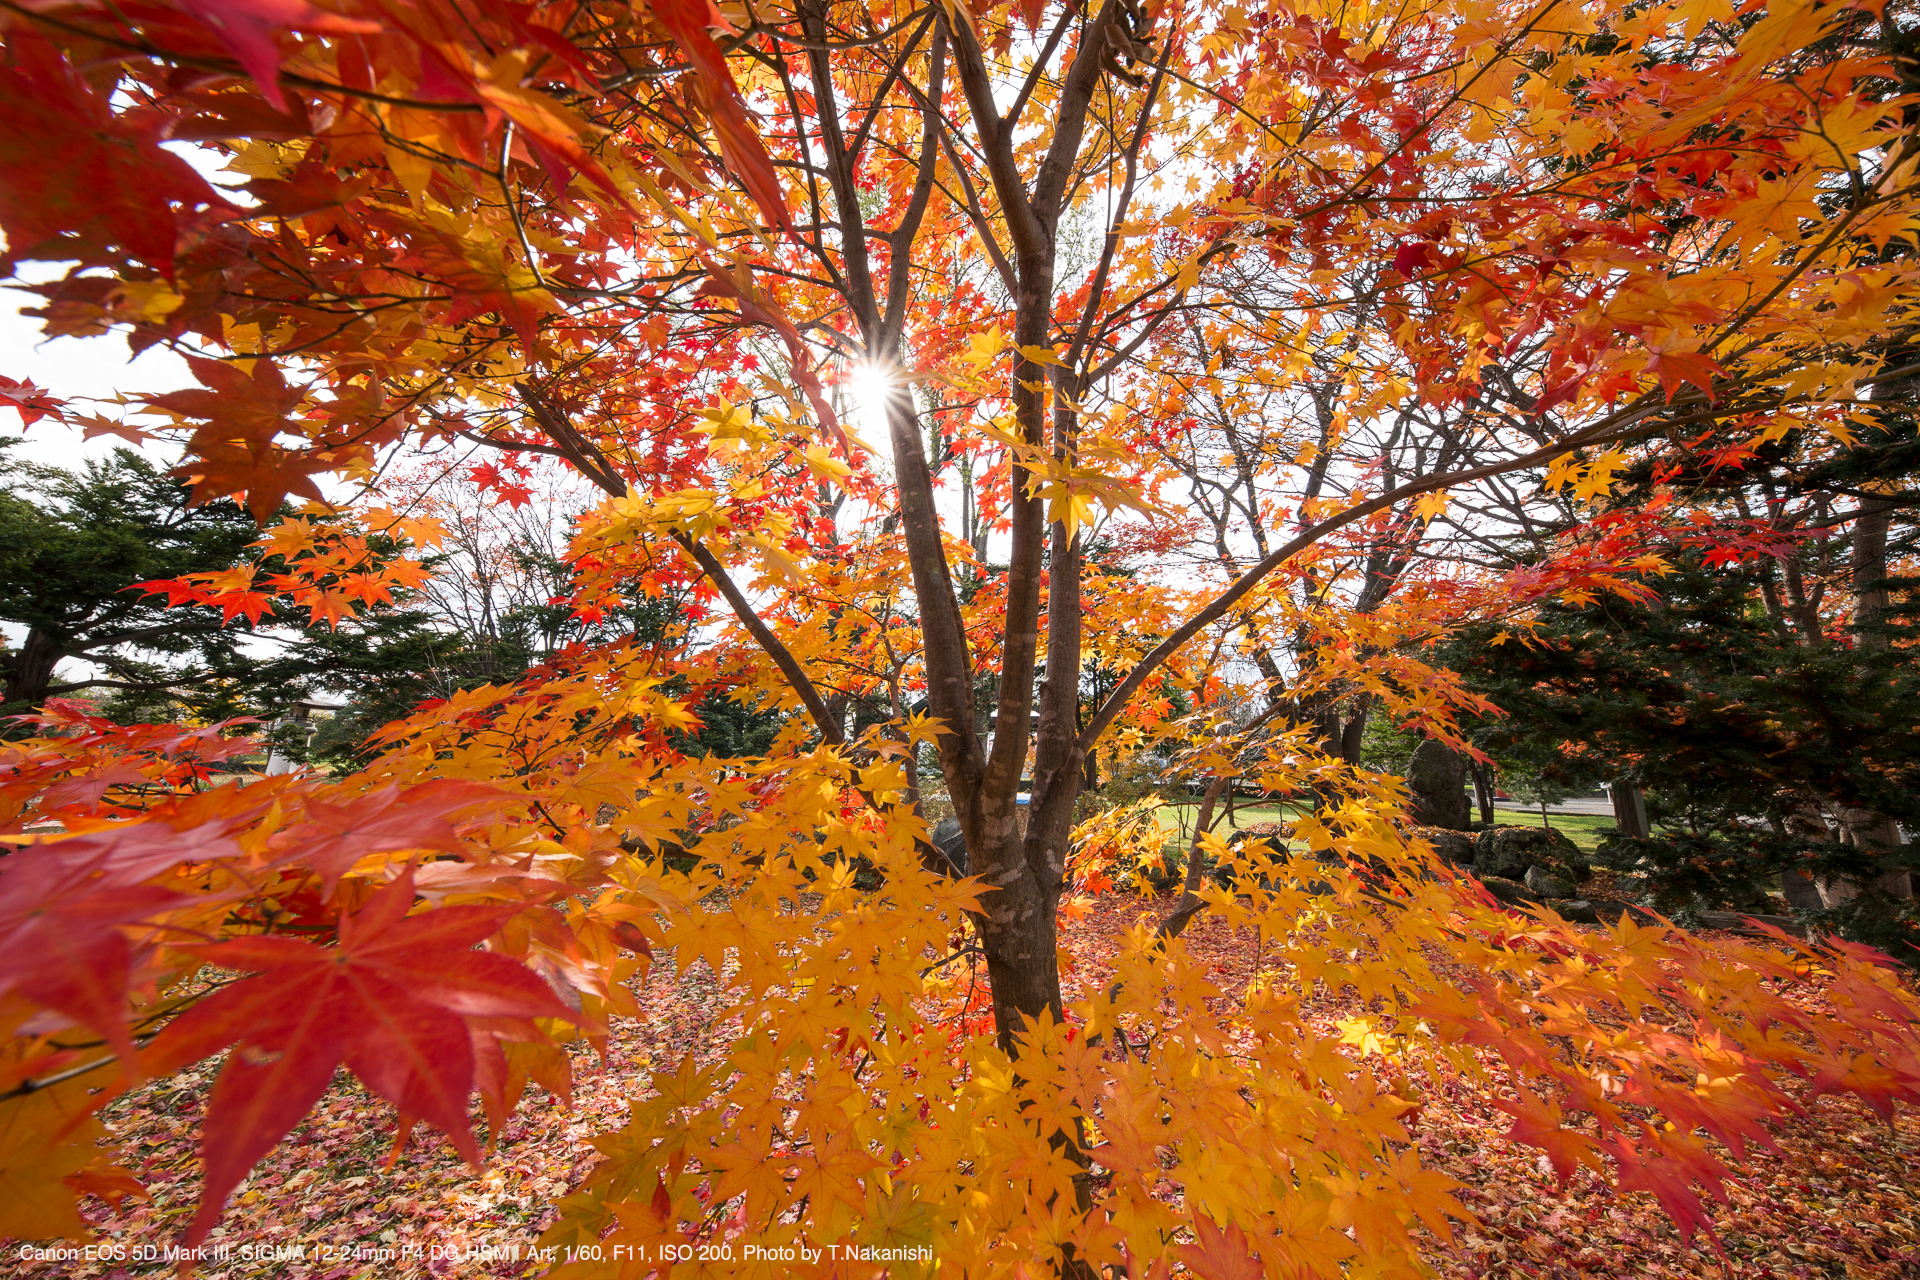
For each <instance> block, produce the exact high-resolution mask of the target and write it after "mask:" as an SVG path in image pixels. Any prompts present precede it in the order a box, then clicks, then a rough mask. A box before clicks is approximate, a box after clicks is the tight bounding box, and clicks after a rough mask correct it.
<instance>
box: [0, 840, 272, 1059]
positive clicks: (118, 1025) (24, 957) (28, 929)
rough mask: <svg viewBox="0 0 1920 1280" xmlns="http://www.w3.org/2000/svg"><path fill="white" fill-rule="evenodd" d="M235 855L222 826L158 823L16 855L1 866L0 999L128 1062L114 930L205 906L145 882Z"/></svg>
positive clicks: (125, 951)
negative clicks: (57, 1020)
mask: <svg viewBox="0 0 1920 1280" xmlns="http://www.w3.org/2000/svg"><path fill="white" fill-rule="evenodd" d="M239 852H240V848H239V846H238V845H236V844H234V843H233V841H232V840H230V839H228V838H227V835H226V828H225V827H224V826H209V827H203V828H197V829H195V830H193V831H188V832H178V831H174V830H172V829H171V828H169V827H166V826H163V825H162V824H160V823H157V822H142V823H136V824H131V825H129V826H127V827H123V828H119V829H116V830H111V831H106V832H101V833H97V834H93V835H85V836H78V837H75V838H73V839H70V840H59V841H54V842H51V843H47V844H36V845H29V846H27V847H25V848H22V849H16V850H14V851H13V852H12V853H11V854H9V855H8V856H7V857H6V858H5V859H0V993H4V992H6V991H19V992H20V993H21V994H23V995H25V996H26V997H27V998H29V999H31V1000H35V1001H38V1002H39V1003H40V1004H42V1005H45V1006H46V1007H47V1008H49V1009H52V1010H54V1011H55V1012H57V1013H60V1014H62V1015H64V1016H65V1017H68V1018H71V1019H73V1021H75V1022H76V1023H79V1024H80V1025H81V1026H84V1027H87V1028H90V1029H91V1030H93V1031H97V1032H98V1033H99V1034H100V1035H101V1036H103V1037H104V1038H105V1039H106V1040H107V1042H108V1043H109V1044H111V1045H112V1046H113V1049H114V1051H115V1052H116V1053H118V1054H120V1055H122V1056H123V1057H125V1058H131V1057H132V1055H133V1041H132V1038H131V1036H130V1035H129V1033H128V1030H127V1017H126V1015H127V981H128V975H129V974H130V972H131V970H132V964H133V957H134V948H133V945H132V944H131V943H130V942H129V941H128V938H127V935H126V933H125V932H124V930H123V929H122V926H123V925H131V924H139V923H143V922H146V921H151V920H153V919H155V918H156V917H158V916H161V915H164V914H165V913H167V912H168V911H171V910H173V909H175V908H177V907H180V906H183V905H185V904H188V903H193V904H195V905H199V904H201V903H204V902H206V901H208V900H209V899H208V898H207V897H206V896H205V895H191V894H182V893H176V892H174V891H173V890H171V889H166V888H162V887H160V886H158V885H153V884H147V883H144V882H145V881H147V880H150V879H152V878H153V877H154V876H156V875H158V874H159V873H160V872H162V871H165V870H167V869H168V868H170V867H174V866H178V865H179V864H180V863H183V862H192V861H205V860H208V859H210V858H216V857H231V856H234V855H236V854H238V853H239Z"/></svg>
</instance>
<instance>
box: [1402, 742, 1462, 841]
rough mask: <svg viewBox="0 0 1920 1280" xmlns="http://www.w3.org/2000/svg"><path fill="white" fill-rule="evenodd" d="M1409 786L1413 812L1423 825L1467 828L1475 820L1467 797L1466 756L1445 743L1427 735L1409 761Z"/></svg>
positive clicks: (1456, 828)
mask: <svg viewBox="0 0 1920 1280" xmlns="http://www.w3.org/2000/svg"><path fill="white" fill-rule="evenodd" d="M1407 786H1408V788H1409V789H1410V790H1412V792H1413V809H1412V816H1413V820H1414V822H1415V823H1417V824H1418V825H1420V826H1423V827H1445V828H1446V829H1447V830H1449V831H1465V830H1467V828H1468V826H1469V824H1470V823H1471V822H1472V820H1473V808H1472V805H1471V804H1469V803H1468V800H1467V790H1466V788H1467V759H1466V757H1465V756H1463V755H1461V754H1460V753H1459V752H1457V751H1455V750H1454V749H1453V748H1452V747H1449V746H1448V745H1447V744H1446V743H1444V742H1441V741H1439V740H1438V739H1436V738H1428V739H1426V740H1425V741H1424V742H1422V743H1421V744H1420V745H1419V746H1417V747H1415V748H1414V749H1413V759H1412V760H1410V761H1408V762H1407Z"/></svg>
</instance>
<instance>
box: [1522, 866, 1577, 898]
mask: <svg viewBox="0 0 1920 1280" xmlns="http://www.w3.org/2000/svg"><path fill="white" fill-rule="evenodd" d="M1526 884H1527V888H1529V889H1531V890H1533V891H1534V892H1535V893H1537V894H1539V895H1540V896H1541V897H1543V898H1571V897H1572V896H1573V885H1572V883H1571V882H1570V881H1566V880H1562V879H1561V878H1560V877H1559V876H1556V875H1554V874H1553V873H1552V872H1550V871H1548V870H1547V869H1546V868H1545V867H1541V866H1532V867H1528V868H1527V880H1526Z"/></svg>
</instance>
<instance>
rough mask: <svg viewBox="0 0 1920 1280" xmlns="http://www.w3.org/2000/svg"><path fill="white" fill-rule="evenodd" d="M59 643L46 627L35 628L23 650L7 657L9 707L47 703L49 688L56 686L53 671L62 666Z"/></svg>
mask: <svg viewBox="0 0 1920 1280" xmlns="http://www.w3.org/2000/svg"><path fill="white" fill-rule="evenodd" d="M61 654H62V650H61V646H60V641H59V639H58V638H57V637H56V636H55V635H54V633H53V632H51V631H49V630H47V629H46V628H45V627H39V626H36V627H31V628H29V629H28V631H27V638H26V639H25V640H24V641H23V642H21V645H20V648H19V649H18V650H17V651H16V652H14V653H12V654H9V655H7V657H6V659H5V661H6V664H7V695H6V698H5V701H6V702H7V703H9V704H14V703H25V704H26V705H27V706H29V707H36V708H37V707H38V706H39V705H40V704H41V703H43V702H45V701H46V700H47V687H48V686H49V685H51V684H52V683H53V669H54V668H55V667H56V666H58V665H60V658H61Z"/></svg>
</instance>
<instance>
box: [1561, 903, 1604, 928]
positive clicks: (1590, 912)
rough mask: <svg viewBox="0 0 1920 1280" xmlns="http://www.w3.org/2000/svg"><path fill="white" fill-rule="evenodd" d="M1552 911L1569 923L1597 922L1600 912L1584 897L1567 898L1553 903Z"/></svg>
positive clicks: (1598, 921)
mask: <svg viewBox="0 0 1920 1280" xmlns="http://www.w3.org/2000/svg"><path fill="white" fill-rule="evenodd" d="M1553 909H1554V911H1555V912H1556V913H1557V914H1558V915H1559V917H1560V918H1561V919H1562V920H1565V921H1567V922H1568V923H1570V924H1599V923H1600V913H1599V911H1597V910H1595V909H1594V905H1593V904H1592V903H1591V902H1588V901H1587V900H1586V899H1585V898H1569V899H1568V900H1567V901H1565V902H1556V903H1554V904H1553Z"/></svg>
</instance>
